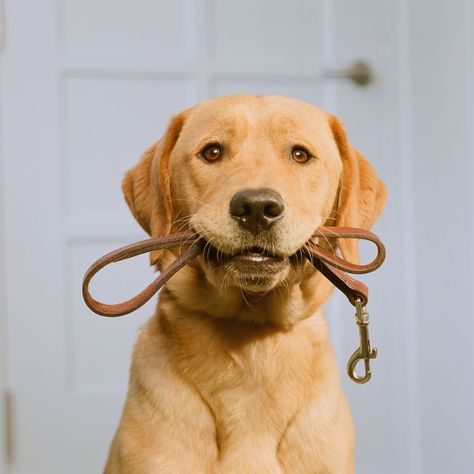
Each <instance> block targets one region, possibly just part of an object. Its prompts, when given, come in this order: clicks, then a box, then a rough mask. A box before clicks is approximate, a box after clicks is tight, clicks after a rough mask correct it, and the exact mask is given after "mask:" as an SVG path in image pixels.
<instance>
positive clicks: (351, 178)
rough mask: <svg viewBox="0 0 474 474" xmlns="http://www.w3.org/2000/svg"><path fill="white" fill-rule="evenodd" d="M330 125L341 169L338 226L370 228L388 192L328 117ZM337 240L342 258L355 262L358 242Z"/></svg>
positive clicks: (366, 162)
mask: <svg viewBox="0 0 474 474" xmlns="http://www.w3.org/2000/svg"><path fill="white" fill-rule="evenodd" d="M330 125H331V129H332V133H333V135H334V139H335V140H336V144H337V147H338V149H339V154H340V156H341V160H342V166H343V171H342V177H341V183H340V190H339V199H338V201H339V202H338V205H337V225H338V226H343V227H359V228H362V229H370V228H371V227H372V225H373V224H374V222H375V221H376V220H377V217H378V216H379V214H380V213H381V212H382V210H383V208H384V206H385V202H386V200H387V190H386V188H385V185H384V184H383V182H382V181H381V180H380V178H379V177H378V175H377V173H376V172H375V170H374V168H373V167H372V165H371V164H370V163H369V162H368V161H367V160H366V159H365V157H364V156H363V155H362V153H359V152H358V151H357V150H356V149H355V148H353V147H352V145H351V144H350V143H349V140H348V139H347V136H346V133H345V132H344V129H343V128H342V125H341V123H340V122H339V120H337V119H336V118H335V117H331V118H330ZM340 240H341V241H340V242H339V247H340V249H341V252H342V255H343V256H344V258H345V259H347V260H350V261H352V262H358V261H359V249H358V243H357V241H356V240H354V239H340Z"/></svg>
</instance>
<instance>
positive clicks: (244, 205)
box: [229, 188, 285, 234]
mask: <svg viewBox="0 0 474 474" xmlns="http://www.w3.org/2000/svg"><path fill="white" fill-rule="evenodd" d="M284 210H285V205H284V204H283V198H282V197H281V195H280V194H279V193H278V192H276V191H274V190H273V189H268V188H260V189H242V191H239V192H237V193H235V194H234V195H233V196H232V199H231V200H230V205H229V212H230V215H231V216H232V217H233V218H234V219H235V220H236V221H237V222H238V223H239V225H241V226H242V227H243V228H244V229H247V230H249V231H250V232H253V233H255V234H256V233H257V232H260V231H261V230H265V229H269V228H270V227H271V226H272V225H273V224H274V223H275V222H276V221H278V220H279V219H281V218H282V217H283V211H284Z"/></svg>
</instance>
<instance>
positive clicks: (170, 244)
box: [82, 232, 202, 317]
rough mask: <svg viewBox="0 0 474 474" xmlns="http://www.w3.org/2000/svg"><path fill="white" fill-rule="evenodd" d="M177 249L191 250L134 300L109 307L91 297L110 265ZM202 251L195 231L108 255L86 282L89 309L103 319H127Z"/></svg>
mask: <svg viewBox="0 0 474 474" xmlns="http://www.w3.org/2000/svg"><path fill="white" fill-rule="evenodd" d="M175 247H189V249H187V251H186V252H185V253H183V254H182V255H181V256H180V257H178V258H177V259H176V260H175V261H174V262H173V263H172V264H171V265H170V266H169V267H168V268H166V269H165V270H163V271H162V272H161V273H160V275H159V276H158V277H157V278H156V279H155V280H154V281H153V282H152V283H150V284H149V285H148V286H147V287H146V288H145V289H144V290H142V291H141V292H140V293H138V294H137V295H136V296H134V297H133V298H130V299H129V300H127V301H123V302H121V303H116V304H106V303H102V302H100V301H97V300H96V299H95V298H94V297H93V296H92V295H91V294H90V291H89V283H90V281H91V280H92V278H93V277H94V276H95V275H96V273H98V272H99V271H100V270H102V268H104V267H106V266H107V265H109V264H111V263H115V262H120V261H122V260H127V259H129V258H132V257H136V256H137V255H141V254H143V253H148V252H152V251H153V250H159V249H165V248H175ZM201 252H202V248H201V245H200V240H199V237H198V235H197V234H195V233H192V232H182V233H177V234H171V235H167V236H165V237H157V238H153V239H147V240H142V241H141V242H136V243H134V244H130V245H126V246H125V247H121V248H119V249H117V250H114V251H112V252H110V253H108V254H107V255H104V256H103V257H102V258H100V259H99V260H97V261H96V262H94V263H93V264H92V265H91V266H90V267H89V269H88V270H87V271H86V273H85V275H84V280H83V282H82V296H83V298H84V301H85V302H86V304H87V306H88V307H89V308H90V309H91V310H92V311H94V312H95V313H97V314H100V315H101V316H107V317H115V316H124V315H126V314H128V313H131V312H132V311H135V310H136V309H138V308H140V307H141V306H143V305H144V304H145V303H146V302H147V301H148V300H149V299H150V298H151V297H152V296H153V295H154V294H155V293H156V292H157V291H158V290H159V289H160V288H161V287H162V286H163V285H164V284H165V283H166V282H167V281H168V280H169V279H170V278H171V277H172V276H173V275H174V274H175V273H176V272H177V271H178V270H180V269H181V268H182V267H183V266H184V265H186V263H188V262H189V261H190V260H192V259H193V258H195V257H197V256H198V255H199V254H200V253H201Z"/></svg>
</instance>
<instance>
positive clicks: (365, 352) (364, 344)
mask: <svg viewBox="0 0 474 474" xmlns="http://www.w3.org/2000/svg"><path fill="white" fill-rule="evenodd" d="M355 307H356V314H355V316H356V324H357V326H358V327H359V338H360V346H359V347H358V348H357V349H356V350H355V351H354V353H353V354H352V355H351V357H350V359H349V361H348V362H347V372H348V374H349V377H350V378H351V379H352V380H353V381H354V382H356V383H366V382H368V381H369V380H370V377H371V376H372V374H371V372H370V359H375V358H376V357H377V349H376V348H375V347H374V348H373V349H371V348H370V339H369V313H367V310H366V309H365V306H363V305H362V301H361V300H360V299H357V300H356V304H355ZM360 360H364V369H365V373H364V374H363V375H358V374H357V372H356V366H357V363H358V362H359V361H360Z"/></svg>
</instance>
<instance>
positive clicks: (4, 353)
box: [0, 5, 8, 473]
mask: <svg viewBox="0 0 474 474" xmlns="http://www.w3.org/2000/svg"><path fill="white" fill-rule="evenodd" d="M0 8H1V5H0ZM1 71H2V64H1V61H0V77H1ZM1 86H2V83H1V81H0V97H2V92H3V90H2V87H1ZM2 116H3V114H2ZM2 131H3V128H2V121H0V142H2V140H1V137H2ZM4 164H5V159H4V150H3V147H0V183H1V184H2V186H0V398H1V402H0V446H1V448H0V473H6V472H8V471H7V469H8V468H7V452H6V450H7V424H6V423H7V417H6V409H7V406H6V394H7V390H8V388H7V366H8V331H7V311H8V305H7V301H6V299H7V298H6V296H7V291H6V285H7V275H6V270H5V260H6V237H5V209H4V208H5V205H4V203H5V193H4V191H3V190H4V189H5V186H4V183H5V175H4Z"/></svg>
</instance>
